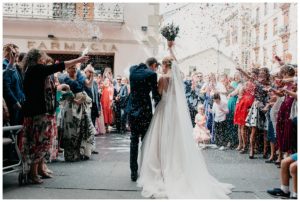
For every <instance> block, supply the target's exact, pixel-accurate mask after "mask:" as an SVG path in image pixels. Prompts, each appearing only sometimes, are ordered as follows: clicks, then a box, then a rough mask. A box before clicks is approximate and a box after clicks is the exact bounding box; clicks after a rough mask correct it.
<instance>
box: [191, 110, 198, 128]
mask: <svg viewBox="0 0 300 202" xmlns="http://www.w3.org/2000/svg"><path fill="white" fill-rule="evenodd" d="M189 110H190V116H191V120H192V124H193V127H195V125H196V123H195V116H196V114H197V110H195V108H194V107H191V106H189Z"/></svg>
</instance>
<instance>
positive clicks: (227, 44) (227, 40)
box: [226, 30, 230, 46]
mask: <svg viewBox="0 0 300 202" xmlns="http://www.w3.org/2000/svg"><path fill="white" fill-rule="evenodd" d="M229 45H230V31H229V30H228V31H227V34H226V46H229Z"/></svg>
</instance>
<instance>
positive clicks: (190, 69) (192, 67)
mask: <svg viewBox="0 0 300 202" xmlns="http://www.w3.org/2000/svg"><path fill="white" fill-rule="evenodd" d="M195 72H197V67H196V66H189V75H190V76H192V74H193V73H195Z"/></svg>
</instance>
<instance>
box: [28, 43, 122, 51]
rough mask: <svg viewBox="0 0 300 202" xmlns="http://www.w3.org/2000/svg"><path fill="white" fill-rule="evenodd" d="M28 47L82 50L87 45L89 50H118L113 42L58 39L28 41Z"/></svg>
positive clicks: (53, 49)
mask: <svg viewBox="0 0 300 202" xmlns="http://www.w3.org/2000/svg"><path fill="white" fill-rule="evenodd" d="M27 47H28V49H31V48H38V49H41V50H51V51H55V50H58V51H82V50H84V49H85V48H87V47H89V50H90V51H92V52H93V51H95V52H98V51H101V52H116V51H118V49H117V47H116V45H115V44H104V43H88V42H58V41H51V42H49V41H28V42H27Z"/></svg>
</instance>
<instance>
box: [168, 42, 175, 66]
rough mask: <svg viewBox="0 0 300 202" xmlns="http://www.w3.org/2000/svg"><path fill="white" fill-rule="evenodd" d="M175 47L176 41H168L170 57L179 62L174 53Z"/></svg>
mask: <svg viewBox="0 0 300 202" xmlns="http://www.w3.org/2000/svg"><path fill="white" fill-rule="evenodd" d="M173 47H174V41H168V50H169V52H170V56H171V57H172V58H173V59H174V60H175V61H176V62H177V59H176V57H175V54H174V52H173Z"/></svg>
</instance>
